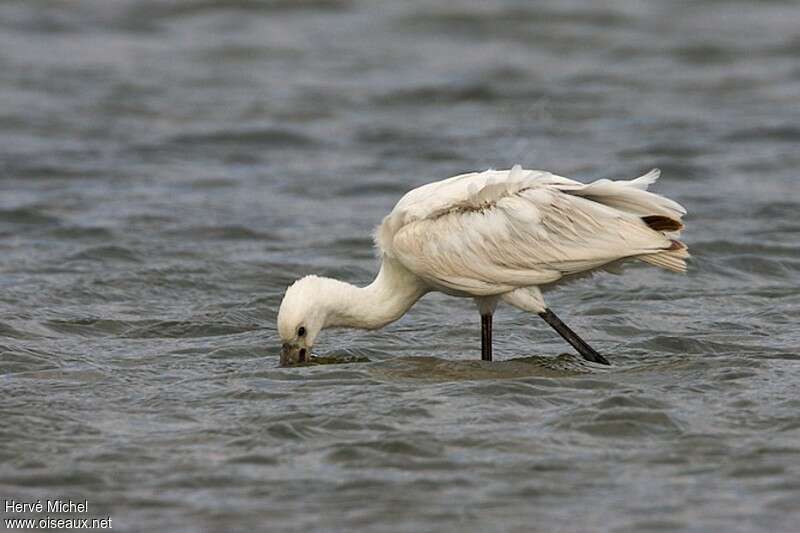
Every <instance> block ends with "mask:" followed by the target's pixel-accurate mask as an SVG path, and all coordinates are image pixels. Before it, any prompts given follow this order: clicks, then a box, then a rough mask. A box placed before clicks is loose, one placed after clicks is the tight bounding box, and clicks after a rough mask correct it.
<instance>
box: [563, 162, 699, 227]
mask: <svg viewBox="0 0 800 533" xmlns="http://www.w3.org/2000/svg"><path fill="white" fill-rule="evenodd" d="M660 175H661V171H660V170H658V169H657V168H654V169H653V170H651V171H650V172H648V173H647V174H645V175H643V176H640V177H638V178H636V179H633V180H617V181H611V180H607V179H601V180H597V181H594V182H592V183H589V184H587V185H584V186H583V187H580V188H577V189H574V190H569V191H565V192H568V193H569V194H574V195H576V196H582V197H584V198H587V199H589V200H593V201H595V202H598V203H601V204H605V205H607V206H609V207H614V208H616V209H619V210H621V211H625V212H626V213H632V214H634V215H639V216H642V217H644V216H648V215H658V216H662V217H668V218H671V219H674V220H677V221H678V222H680V220H681V218H682V217H683V215H685V214H686V209H684V208H683V206H682V205H680V204H679V203H678V202H675V201H674V200H670V199H669V198H666V197H664V196H661V195H660V194H655V193H652V192H649V191H648V190H647V188H648V187H649V186H650V185H652V184H653V183H655V181H656V180H657V179H658V177H659V176H660Z"/></svg>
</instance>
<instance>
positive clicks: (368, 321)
mask: <svg viewBox="0 0 800 533" xmlns="http://www.w3.org/2000/svg"><path fill="white" fill-rule="evenodd" d="M426 292H428V289H427V288H426V286H425V285H424V284H423V283H422V282H421V280H420V279H419V278H418V277H417V276H415V275H414V274H412V273H411V272H409V271H408V269H406V268H405V267H404V266H403V265H401V264H400V263H399V262H398V261H397V260H395V259H392V258H390V257H386V256H384V258H383V263H382V264H381V269H380V272H378V275H377V276H376V277H375V280H374V281H373V282H372V283H370V284H369V285H367V286H366V287H355V286H353V285H350V284H349V283H344V282H338V283H337V289H336V290H335V291H333V292H332V293H329V299H328V302H327V305H326V307H327V318H326V320H325V327H349V328H361V329H377V328H382V327H383V326H385V325H387V324H389V323H391V322H394V321H395V320H397V319H398V318H400V317H401V316H403V315H404V314H405V313H406V311H408V309H409V308H410V307H411V306H412V305H414V303H416V301H417V300H419V299H420V298H421V297H422V295H424V294H425V293H426Z"/></svg>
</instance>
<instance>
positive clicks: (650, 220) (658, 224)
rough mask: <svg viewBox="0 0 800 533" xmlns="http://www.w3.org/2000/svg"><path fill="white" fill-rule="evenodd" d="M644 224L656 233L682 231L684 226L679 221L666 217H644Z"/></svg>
mask: <svg viewBox="0 0 800 533" xmlns="http://www.w3.org/2000/svg"><path fill="white" fill-rule="evenodd" d="M642 222H644V223H645V224H647V225H648V227H650V229H653V230H655V231H680V230H682V229H683V224H682V223H681V222H680V221H679V220H675V219H674V218H670V217H665V216H664V215H648V216H646V217H642Z"/></svg>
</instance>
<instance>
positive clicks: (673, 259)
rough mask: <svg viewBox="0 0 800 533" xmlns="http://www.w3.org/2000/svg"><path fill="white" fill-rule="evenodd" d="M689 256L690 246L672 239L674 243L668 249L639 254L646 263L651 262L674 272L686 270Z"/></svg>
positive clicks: (639, 257)
mask: <svg viewBox="0 0 800 533" xmlns="http://www.w3.org/2000/svg"><path fill="white" fill-rule="evenodd" d="M688 258H689V248H688V247H687V246H686V245H685V244H684V243H682V242H681V241H676V240H674V239H673V240H672V245H671V246H670V247H669V248H667V249H666V250H661V251H660V252H656V253H654V254H643V255H639V256H637V259H641V260H642V261H644V262H645V263H650V264H651V265H655V266H657V267H661V268H664V269H667V270H672V271H673V272H686V260H687V259H688Z"/></svg>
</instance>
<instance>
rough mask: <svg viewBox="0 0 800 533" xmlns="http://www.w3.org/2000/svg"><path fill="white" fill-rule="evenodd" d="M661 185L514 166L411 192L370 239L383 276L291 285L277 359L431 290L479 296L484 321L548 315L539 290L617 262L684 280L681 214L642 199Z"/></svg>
mask: <svg viewBox="0 0 800 533" xmlns="http://www.w3.org/2000/svg"><path fill="white" fill-rule="evenodd" d="M658 176H659V171H658V170H652V171H650V172H649V173H647V174H645V175H644V176H641V177H639V178H636V179H634V180H630V181H610V180H606V179H602V180H598V181H595V182H593V183H590V184H583V183H580V182H577V181H574V180H571V179H568V178H564V177H561V176H557V175H554V174H551V173H550V172H545V171H539V170H523V169H522V168H520V167H519V166H515V167H514V168H512V169H511V170H504V171H495V170H487V171H485V172H479V173H478V172H475V173H470V174H463V175H460V176H455V177H452V178H449V179H446V180H442V181H438V182H434V183H429V184H427V185H423V186H422V187H419V188H417V189H414V190H412V191H410V192H408V193H407V194H406V195H405V196H403V198H401V199H400V201H399V202H398V203H397V205H396V206H395V207H394V209H393V210H392V212H391V213H390V214H389V215H388V216H386V217H385V218H384V220H383V222H382V223H381V224H380V226H378V228H377V229H376V231H375V243H376V246H377V248H378V252H379V254H380V257H381V259H382V267H381V271H380V273H379V274H378V277H377V278H376V280H375V281H374V282H373V283H372V284H371V285H369V286H367V287H364V288H357V287H353V286H352V285H349V284H346V283H343V282H339V281H336V280H330V279H326V278H320V277H316V276H308V277H306V278H303V279H301V280H298V281H297V282H295V283H294V284H293V285H292V286H291V287H289V289H288V290H287V292H286V296H285V297H284V300H283V302H282V304H281V309H280V311H279V314H278V329H279V333H280V335H281V339H282V341H283V343H284V350H283V353H282V362H283V363H284V364H290V363H292V362H296V361H295V360H293V359H301V360H302V359H304V358H305V356H306V355H305V354H306V353H307V352H308V353H310V349H311V346H312V345H313V342H314V340H315V338H316V335H317V333H318V332H319V331H320V330H321V329H322V328H324V327H329V326H346V327H347V326H349V327H360V328H370V329H371V328H376V327H381V326H383V325H385V324H387V323H388V322H391V321H393V320H396V319H397V318H399V317H400V316H402V315H403V314H404V313H405V312H406V311H407V310H408V308H409V307H410V306H411V305H413V303H414V302H416V300H417V299H419V298H420V297H421V296H422V295H423V294H425V293H426V292H429V291H441V292H445V293H447V294H451V295H454V296H462V297H473V298H475V299H476V302H477V303H478V307H479V309H480V311H481V314H482V315H484V316H486V315H491V313H492V312H493V310H494V306H495V304H496V302H497V300H498V299H502V300H503V301H505V302H507V303H509V304H511V305H514V306H516V307H519V308H521V309H524V310H526V311H531V312H536V313H543V312H544V311H545V309H546V306H545V303H544V299H543V297H542V295H541V292H540V290H539V289H540V288H541V287H550V286H553V285H554V284H557V283H558V282H559V281H561V280H564V279H567V278H570V277H574V276H577V275H582V274H585V273H588V272H591V271H593V270H596V269H598V268H603V267H606V268H608V267H610V266H613V265H614V264H616V263H618V262H619V261H620V260H624V259H631V258H636V259H640V260H643V261H646V262H649V263H652V264H654V265H657V266H660V267H662V268H666V269H669V270H673V271H678V272H680V271H684V270H685V269H686V263H685V259H686V258H687V257H688V252H687V250H686V247H685V246H684V245H683V244H682V243H680V242H679V241H677V240H675V239H676V238H677V237H678V235H679V233H680V230H681V229H682V228H683V225H682V223H681V218H682V217H683V215H684V214H685V213H686V211H685V209H684V208H683V207H682V206H680V205H679V204H678V203H676V202H674V201H672V200H670V199H668V198H665V197H663V196H660V195H657V194H654V193H651V192H648V191H647V187H648V186H649V185H651V184H652V183H654V182H655V181H656V180H657V179H658ZM554 327H555V326H554ZM300 328H303V329H302V330H301V329H300ZM298 331H300V332H302V333H303V335H299V334H298ZM490 332H491V329H490ZM565 338H566V337H565ZM303 350H306V351H303ZM301 353H302V356H301V355H300V354H301ZM292 354H295V355H296V356H297V357H293V356H292Z"/></svg>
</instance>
